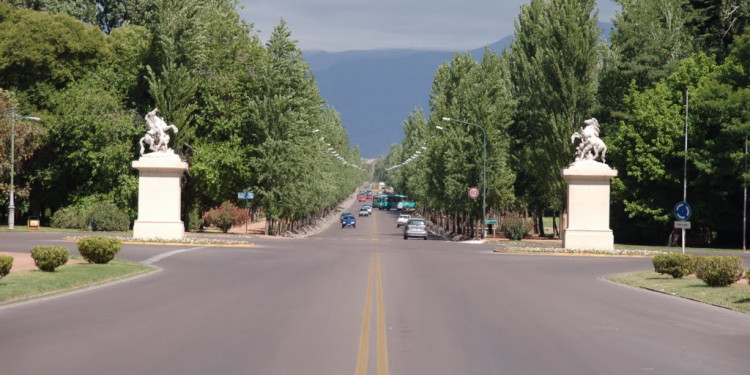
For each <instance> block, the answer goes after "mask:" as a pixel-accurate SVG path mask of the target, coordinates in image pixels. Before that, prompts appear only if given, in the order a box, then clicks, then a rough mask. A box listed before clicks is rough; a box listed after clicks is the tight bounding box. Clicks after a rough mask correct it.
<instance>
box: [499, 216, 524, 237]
mask: <svg viewBox="0 0 750 375" xmlns="http://www.w3.org/2000/svg"><path fill="white" fill-rule="evenodd" d="M500 230H501V231H503V232H504V233H505V237H506V238H509V239H511V240H514V241H520V240H522V239H523V238H524V237H526V236H528V235H529V233H531V224H530V223H529V222H528V220H526V219H524V218H523V217H521V215H519V214H517V213H511V214H508V215H507V216H505V219H504V220H503V222H502V223H501V225H500Z"/></svg>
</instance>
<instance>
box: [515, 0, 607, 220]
mask: <svg viewBox="0 0 750 375" xmlns="http://www.w3.org/2000/svg"><path fill="white" fill-rule="evenodd" d="M600 34H601V31H600V30H599V29H598V27H597V14H596V12H594V1H593V0H551V1H549V2H547V1H544V0H532V1H531V3H530V4H527V5H523V6H521V13H520V15H519V18H518V21H517V22H516V32H515V40H514V42H513V44H512V45H511V48H510V71H511V74H510V77H511V81H512V83H513V86H512V87H513V96H514V98H515V99H516V100H517V101H518V111H517V115H516V117H515V122H514V124H513V126H512V127H511V130H510V133H511V137H512V138H513V142H514V144H513V146H512V150H513V151H512V153H513V155H514V156H515V170H516V171H517V173H518V180H517V184H516V191H518V192H519V193H520V194H522V196H524V198H525V199H524V200H525V201H526V202H527V203H532V202H533V203H535V204H536V206H537V208H538V209H544V208H548V207H549V208H553V209H554V210H561V209H562V208H563V207H564V192H565V183H564V181H563V179H562V177H561V176H560V171H561V170H562V169H563V168H564V167H566V166H567V165H568V164H570V163H571V162H572V161H573V147H572V145H571V144H570V135H571V134H572V133H573V132H574V131H575V130H576V129H577V128H578V127H580V126H581V125H582V123H583V120H584V119H586V118H588V117H591V115H592V113H591V112H592V109H593V107H594V104H595V93H596V72H597V64H598V63H599V61H600V55H601V51H602V49H601V48H600V46H599V37H600ZM602 125H603V131H604V132H606V126H607V124H602ZM534 201H535V202H534Z"/></svg>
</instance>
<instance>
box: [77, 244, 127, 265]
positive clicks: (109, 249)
mask: <svg viewBox="0 0 750 375" xmlns="http://www.w3.org/2000/svg"><path fill="white" fill-rule="evenodd" d="M76 246H77V247H78V252H79V253H81V256H82V257H83V259H85V260H86V261H87V262H89V263H95V264H107V263H109V261H111V260H112V259H115V255H116V254H117V253H118V252H119V251H120V250H121V249H122V243H120V240H118V239H117V238H111V237H84V238H82V239H80V240H79V241H78V243H77V244H76Z"/></svg>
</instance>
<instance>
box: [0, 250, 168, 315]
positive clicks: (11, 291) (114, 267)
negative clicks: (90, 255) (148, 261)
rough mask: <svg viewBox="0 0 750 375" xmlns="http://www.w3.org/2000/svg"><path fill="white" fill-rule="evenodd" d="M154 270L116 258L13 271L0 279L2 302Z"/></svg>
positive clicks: (31, 297)
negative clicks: (45, 270)
mask: <svg viewBox="0 0 750 375" xmlns="http://www.w3.org/2000/svg"><path fill="white" fill-rule="evenodd" d="M76 258H78V259H80V257H76ZM153 270H155V268H154V267H151V266H147V265H144V264H140V263H135V262H130V261H127V260H123V259H114V260H112V261H111V262H109V263H108V264H89V263H79V264H71V265H67V266H62V267H60V268H57V269H56V270H55V272H43V271H40V270H32V271H24V272H18V273H12V274H10V275H8V276H5V277H4V278H2V279H0V304H6V303H11V302H18V301H24V300H29V299H34V298H39V297H44V296H49V295H54V294H59V293H63V292H68V291H72V290H76V289H83V288H86V287H90V286H94V285H99V284H104V283H107V282H110V281H114V280H119V279H124V278H127V277H131V276H135V275H139V274H142V273H147V272H151V271H153Z"/></svg>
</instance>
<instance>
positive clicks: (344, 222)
mask: <svg viewBox="0 0 750 375" xmlns="http://www.w3.org/2000/svg"><path fill="white" fill-rule="evenodd" d="M348 227H351V228H356V227H357V219H355V218H354V215H351V214H349V215H346V216H342V217H341V229H344V228H348Z"/></svg>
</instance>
